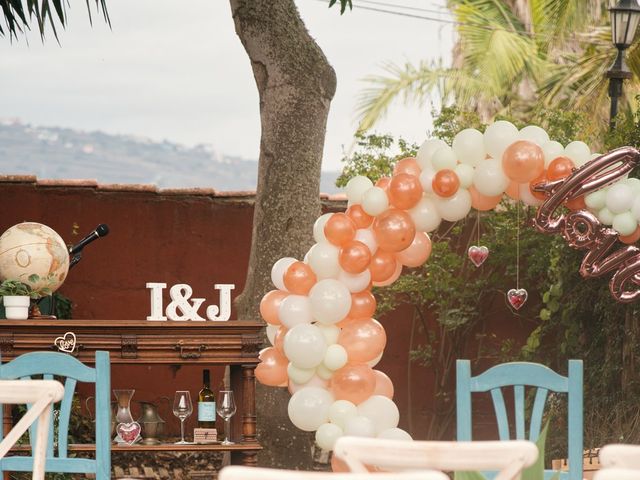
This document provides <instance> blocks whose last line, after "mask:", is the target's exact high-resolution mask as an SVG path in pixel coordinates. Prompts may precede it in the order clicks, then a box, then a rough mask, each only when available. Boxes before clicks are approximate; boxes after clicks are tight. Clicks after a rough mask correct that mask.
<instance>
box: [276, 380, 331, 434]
mask: <svg viewBox="0 0 640 480" xmlns="http://www.w3.org/2000/svg"><path fill="white" fill-rule="evenodd" d="M332 403H333V395H332V394H331V393H330V392H328V391H327V390H325V389H324V388H319V387H305V388H301V389H300V390H298V391H297V392H296V393H294V394H293V395H292V396H291V399H290V400H289V406H288V408H287V410H288V412H289V419H290V420H291V423H293V424H294V425H295V426H296V427H298V428H299V429H300V430H304V431H305V432H313V431H314V430H317V429H318V428H319V427H320V425H322V424H323V423H327V421H328V420H329V408H330V407H331V404H332Z"/></svg>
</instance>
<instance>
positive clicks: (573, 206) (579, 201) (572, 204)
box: [564, 195, 587, 211]
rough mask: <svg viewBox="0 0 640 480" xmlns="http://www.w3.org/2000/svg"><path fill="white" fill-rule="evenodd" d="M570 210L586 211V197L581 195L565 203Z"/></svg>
mask: <svg viewBox="0 0 640 480" xmlns="http://www.w3.org/2000/svg"><path fill="white" fill-rule="evenodd" d="M564 204H565V205H566V206H567V208H568V209H569V210H573V211H576V210H586V208H587V204H586V203H585V201H584V195H580V196H579V197H577V198H574V199H572V200H568V201H566V202H565V203H564Z"/></svg>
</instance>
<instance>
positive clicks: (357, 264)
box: [338, 240, 371, 274]
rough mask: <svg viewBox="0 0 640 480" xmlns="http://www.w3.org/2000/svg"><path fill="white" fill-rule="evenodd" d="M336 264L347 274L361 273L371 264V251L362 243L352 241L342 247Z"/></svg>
mask: <svg viewBox="0 0 640 480" xmlns="http://www.w3.org/2000/svg"><path fill="white" fill-rule="evenodd" d="M338 262H339V263H340V266H341V267H342V269H343V270H344V271H345V272H347V273H353V274H356V273H362V272H364V271H365V270H366V269H367V267H369V263H371V251H370V250H369V247H367V246H366V245H365V244H364V243H362V242H359V241H357V240H353V241H351V242H349V243H346V244H345V245H343V246H342V248H341V249H340V253H339V255H338Z"/></svg>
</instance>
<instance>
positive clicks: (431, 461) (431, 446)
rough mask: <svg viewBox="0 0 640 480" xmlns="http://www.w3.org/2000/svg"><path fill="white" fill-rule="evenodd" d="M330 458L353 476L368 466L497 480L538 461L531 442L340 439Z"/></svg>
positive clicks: (511, 479) (512, 479) (513, 478)
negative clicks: (486, 475) (483, 474)
mask: <svg viewBox="0 0 640 480" xmlns="http://www.w3.org/2000/svg"><path fill="white" fill-rule="evenodd" d="M333 454H334V455H336V456H337V457H338V458H339V459H341V460H342V461H344V462H345V463H346V464H347V466H348V467H349V469H350V470H351V471H352V472H356V473H360V472H366V471H367V466H375V467H378V468H380V469H382V470H384V471H392V472H398V471H403V470H441V471H446V472H456V471H497V472H498V473H497V476H496V477H495V479H496V480H518V479H519V478H520V474H521V473H522V471H523V470H524V469H525V468H527V467H529V466H531V465H533V464H534V463H535V461H536V459H537V458H538V448H537V447H536V446H535V445H534V444H533V443H531V442H528V441H525V440H515V441H509V442H502V441H492V442H432V441H406V440H384V439H377V438H363V437H341V438H339V439H338V441H337V442H336V444H335V446H334V450H333Z"/></svg>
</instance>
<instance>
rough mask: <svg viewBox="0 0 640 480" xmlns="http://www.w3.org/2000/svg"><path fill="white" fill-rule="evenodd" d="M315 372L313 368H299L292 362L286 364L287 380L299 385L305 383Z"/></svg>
mask: <svg viewBox="0 0 640 480" xmlns="http://www.w3.org/2000/svg"><path fill="white" fill-rule="evenodd" d="M315 374H316V369H315V368H300V367H296V366H295V365H294V364H293V363H289V365H287V375H289V380H291V381H292V382H293V383H297V384H299V385H300V384H304V383H307V382H308V381H309V380H311V379H312V378H313V376H314V375H315Z"/></svg>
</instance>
